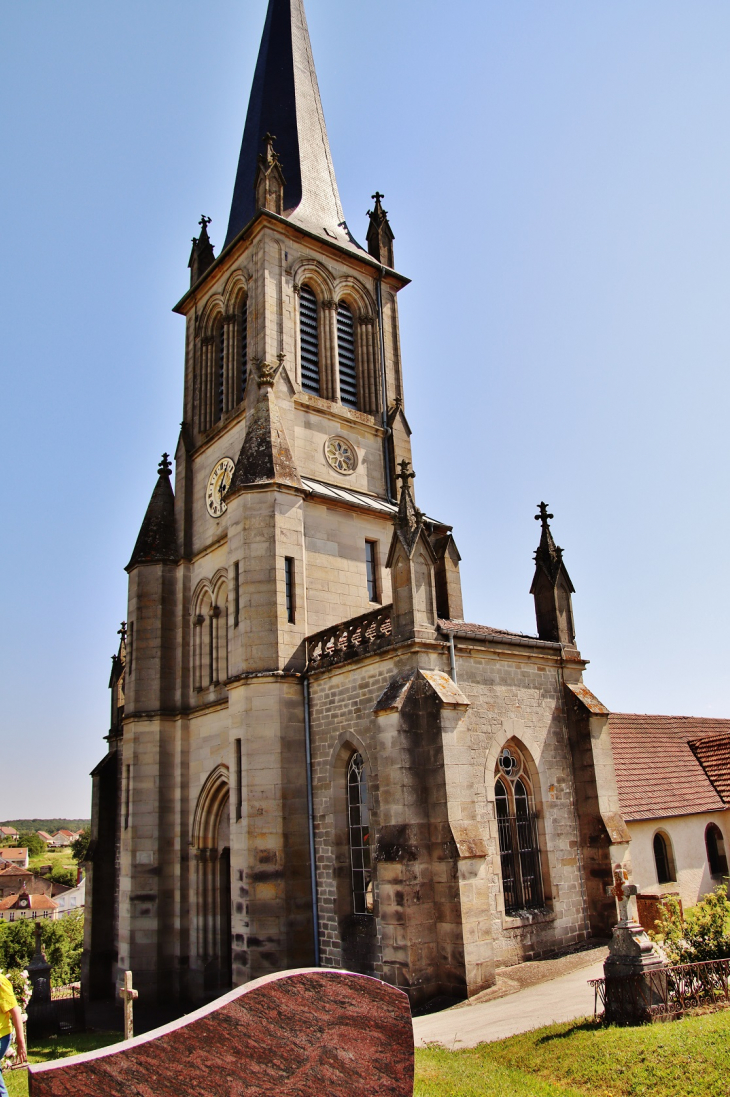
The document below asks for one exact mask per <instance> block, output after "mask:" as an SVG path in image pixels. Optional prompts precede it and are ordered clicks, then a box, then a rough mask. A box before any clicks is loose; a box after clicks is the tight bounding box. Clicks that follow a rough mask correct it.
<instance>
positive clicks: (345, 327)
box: [337, 302, 357, 408]
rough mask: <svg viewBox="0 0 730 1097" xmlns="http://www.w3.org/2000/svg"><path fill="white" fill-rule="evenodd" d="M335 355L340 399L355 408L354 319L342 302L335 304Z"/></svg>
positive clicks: (350, 311) (350, 310)
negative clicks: (338, 371)
mask: <svg viewBox="0 0 730 1097" xmlns="http://www.w3.org/2000/svg"><path fill="white" fill-rule="evenodd" d="M337 356H338V359H339V366H340V400H341V401H342V403H343V404H347V405H348V407H351V408H356V407H357V373H356V370H355V321H354V319H353V316H352V309H350V308H349V307H348V306H347V305H345V304H344V303H342V302H340V304H339V305H338V306H337Z"/></svg>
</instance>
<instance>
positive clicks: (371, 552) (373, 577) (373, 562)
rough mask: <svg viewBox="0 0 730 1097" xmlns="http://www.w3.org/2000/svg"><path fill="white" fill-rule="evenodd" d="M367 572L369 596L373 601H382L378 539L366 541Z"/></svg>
mask: <svg viewBox="0 0 730 1097" xmlns="http://www.w3.org/2000/svg"><path fill="white" fill-rule="evenodd" d="M365 574H366V577H367V584H368V598H369V599H370V601H371V602H379V601H380V591H379V589H378V543H377V541H366V542H365Z"/></svg>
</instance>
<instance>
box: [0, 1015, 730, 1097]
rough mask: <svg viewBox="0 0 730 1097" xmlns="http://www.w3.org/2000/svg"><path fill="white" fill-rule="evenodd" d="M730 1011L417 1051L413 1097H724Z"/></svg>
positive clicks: (20, 1086) (40, 1048) (18, 1074)
mask: <svg viewBox="0 0 730 1097" xmlns="http://www.w3.org/2000/svg"><path fill="white" fill-rule="evenodd" d="M119 1039H120V1034H119V1033H118V1032H100V1033H88V1034H85V1035H80V1036H66V1037H58V1038H54V1039H48V1040H45V1041H43V1042H42V1043H38V1044H34V1045H32V1047H31V1049H30V1059H31V1062H33V1063H44V1062H47V1061H48V1060H49V1059H61V1058H64V1057H65V1056H66V1055H78V1054H80V1053H81V1052H84V1051H94V1050H95V1049H96V1048H100V1047H107V1046H108V1045H109V1044H114V1043H116V1042H117V1040H119ZM5 1078H6V1082H7V1086H8V1092H9V1094H10V1097H27V1094H28V1076H27V1074H26V1072H25V1071H14V1072H12V1073H7V1074H6V1075H5ZM729 1093H730V1010H724V1011H719V1012H717V1013H710V1014H705V1015H704V1016H697V1017H688V1018H685V1019H684V1020H682V1021H669V1022H667V1023H666V1024H656V1025H642V1026H640V1027H638V1028H615V1027H611V1028H603V1027H601V1026H598V1025H594V1024H593V1023H592V1022H590V1021H586V1022H578V1023H576V1022H571V1023H568V1024H563V1025H552V1026H550V1027H549V1028H541V1029H537V1030H536V1031H534V1032H528V1033H525V1034H524V1035H522V1036H513V1037H511V1039H509V1040H500V1041H499V1042H497V1043H494V1044H482V1045H481V1046H480V1047H477V1048H473V1049H471V1050H468V1051H445V1050H441V1049H437V1048H424V1049H419V1050H417V1051H416V1085H415V1089H414V1097H727V1095H728V1094H729Z"/></svg>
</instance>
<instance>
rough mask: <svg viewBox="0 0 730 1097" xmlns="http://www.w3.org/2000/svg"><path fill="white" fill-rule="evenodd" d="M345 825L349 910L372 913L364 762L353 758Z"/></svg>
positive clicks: (348, 768)
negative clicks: (348, 858) (349, 883)
mask: <svg viewBox="0 0 730 1097" xmlns="http://www.w3.org/2000/svg"><path fill="white" fill-rule="evenodd" d="M347 821H348V827H349V836H350V868H351V872H352V910H353V913H354V914H372V913H373V880H372V867H371V861H370V809H369V806H368V785H367V777H366V774H365V762H364V761H363V757H362V754H353V756H352V758H351V759H350V764H349V765H348V767H347Z"/></svg>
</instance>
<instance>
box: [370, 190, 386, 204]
mask: <svg viewBox="0 0 730 1097" xmlns="http://www.w3.org/2000/svg"><path fill="white" fill-rule="evenodd" d="M370 197H371V198H372V200H373V201H374V202H380V199H381V198H385V195H384V194H381V193H380V191H379V190H376V192H375V194H371V195H370Z"/></svg>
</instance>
